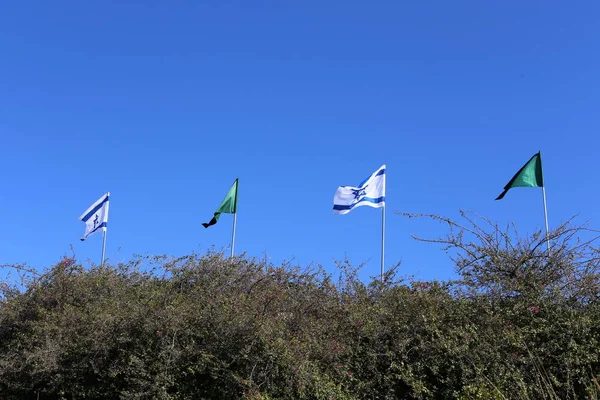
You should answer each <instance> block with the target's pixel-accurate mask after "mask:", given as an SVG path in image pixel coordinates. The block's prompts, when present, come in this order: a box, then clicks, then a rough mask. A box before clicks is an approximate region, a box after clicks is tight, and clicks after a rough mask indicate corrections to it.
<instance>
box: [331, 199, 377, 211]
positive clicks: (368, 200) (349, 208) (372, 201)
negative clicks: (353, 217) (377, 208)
mask: <svg viewBox="0 0 600 400" xmlns="http://www.w3.org/2000/svg"><path fill="white" fill-rule="evenodd" d="M384 201H385V196H381V197H378V198H376V199H374V198H372V197H363V198H362V199H361V200H360V201H357V202H356V203H354V204H350V205H349V206H346V205H340V204H334V205H333V209H334V210H338V211H342V210H352V209H353V208H354V207H355V206H357V205H358V204H360V203H362V202H367V203H374V204H378V203H382V202H384Z"/></svg>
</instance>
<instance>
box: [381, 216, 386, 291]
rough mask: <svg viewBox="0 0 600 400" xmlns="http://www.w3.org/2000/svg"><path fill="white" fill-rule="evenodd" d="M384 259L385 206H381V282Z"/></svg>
mask: <svg viewBox="0 0 600 400" xmlns="http://www.w3.org/2000/svg"><path fill="white" fill-rule="evenodd" d="M384 259H385V206H383V207H381V283H383V273H384V272H385V271H384V267H383V266H384Z"/></svg>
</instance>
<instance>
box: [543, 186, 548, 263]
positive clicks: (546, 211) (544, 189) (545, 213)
mask: <svg viewBox="0 0 600 400" xmlns="http://www.w3.org/2000/svg"><path fill="white" fill-rule="evenodd" d="M542 197H543V198H544V217H545V218H546V244H547V245H548V253H549V252H550V236H549V232H548V231H549V229H548V208H547V207H546V187H545V186H542Z"/></svg>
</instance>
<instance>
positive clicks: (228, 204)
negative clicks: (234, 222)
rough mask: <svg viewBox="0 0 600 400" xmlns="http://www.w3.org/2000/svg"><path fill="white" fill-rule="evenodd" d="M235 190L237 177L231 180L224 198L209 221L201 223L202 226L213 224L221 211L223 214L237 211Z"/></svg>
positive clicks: (236, 189)
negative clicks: (231, 183) (231, 182)
mask: <svg viewBox="0 0 600 400" xmlns="http://www.w3.org/2000/svg"><path fill="white" fill-rule="evenodd" d="M237 192H238V179H236V180H235V182H233V185H232V186H231V189H229V192H227V195H226V196H225V199H224V200H223V202H222V203H221V205H220V206H219V208H217V211H215V213H214V216H213V217H212V219H211V220H210V221H209V222H205V223H203V224H202V226H203V227H205V228H208V227H209V226H211V225H214V224H216V223H217V221H218V220H219V217H220V216H221V213H225V214H235V213H236V212H237Z"/></svg>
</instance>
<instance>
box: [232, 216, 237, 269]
mask: <svg viewBox="0 0 600 400" xmlns="http://www.w3.org/2000/svg"><path fill="white" fill-rule="evenodd" d="M236 222H237V212H235V213H233V231H232V233H231V257H232V258H233V247H234V246H235V225H236Z"/></svg>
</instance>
